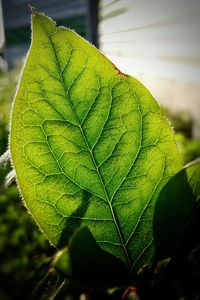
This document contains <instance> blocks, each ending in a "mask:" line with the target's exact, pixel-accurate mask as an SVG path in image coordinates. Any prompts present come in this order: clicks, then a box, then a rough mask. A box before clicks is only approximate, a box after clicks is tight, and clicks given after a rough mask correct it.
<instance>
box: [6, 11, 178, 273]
mask: <svg viewBox="0 0 200 300" xmlns="http://www.w3.org/2000/svg"><path fill="white" fill-rule="evenodd" d="M32 21H33V24H32V29H33V35H32V45H31V49H30V51H29V53H28V55H27V59H26V63H25V66H24V69H23V73H22V76H21V80H20V84H19V87H18V91H17V94H16V97H15V101H14V105H13V111H12V119H11V134H10V150H11V156H12V161H13V165H14V168H15V170H16V175H17V180H18V184H19V187H20V190H21V193H22V196H23V198H24V200H25V203H26V205H27V207H28V209H29V211H30V213H31V214H32V215H33V216H34V218H35V219H36V221H37V223H38V224H39V226H40V227H41V228H42V230H43V231H44V233H45V234H46V236H47V237H48V238H49V240H50V241H51V242H52V243H53V244H54V245H56V246H58V247H59V248H61V247H62V246H64V245H65V244H66V240H67V239H68V238H69V237H70V236H71V234H72V233H73V232H74V230H75V229H77V228H78V227H79V226H80V225H81V224H83V225H87V226H88V227H89V229H90V230H91V233H92V235H93V236H94V237H95V239H96V241H97V242H98V244H99V245H100V246H101V247H102V248H103V249H104V250H106V251H108V252H110V253H111V254H113V255H115V256H117V257H118V258H120V259H121V260H122V261H124V262H125V263H126V264H127V265H128V266H129V268H130V269H134V270H137V269H138V268H140V267H141V266H142V265H143V264H144V263H148V262H149V261H150V259H151V255H152V251H153V243H152V236H153V235H152V215H153V209H154V205H155V201H156V198H157V196H158V193H159V191H160V190H161V188H162V187H163V185H164V184H165V183H166V182H167V181H168V180H169V179H170V177H171V176H173V175H174V174H176V173H177V172H178V171H179V170H180V168H181V160H180V155H179V152H178V150H177V146H176V144H175V142H174V137H173V132H172V130H171V128H170V126H169V124H168V122H167V120H166V119H165V118H164V117H163V116H162V115H161V113H160V108H159V106H158V104H157V103H156V101H155V100H154V98H153V97H152V96H151V94H150V93H149V92H148V91H147V90H146V88H145V87H144V86H143V85H142V84H141V83H140V82H138V81H137V80H136V79H134V78H133V77H131V76H128V75H125V74H123V73H121V72H120V71H119V70H118V69H117V68H116V67H115V66H114V65H113V64H112V63H111V62H110V61H109V60H108V59H107V58H106V57H105V56H104V55H102V53H100V52H99V51H98V50H97V49H96V48H95V47H93V46H92V45H90V44H89V43H88V42H86V41H85V40H84V39H82V38H81V37H80V36H78V35H77V34H76V33H75V32H73V31H71V30H68V29H66V28H63V27H56V24H55V23H54V22H53V21H52V20H51V19H49V18H47V17H45V16H44V15H43V14H38V13H34V15H33V17H32Z"/></svg>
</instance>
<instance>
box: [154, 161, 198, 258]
mask: <svg viewBox="0 0 200 300" xmlns="http://www.w3.org/2000/svg"><path fill="white" fill-rule="evenodd" d="M199 199H200V161H199V160H196V161H194V162H192V163H190V164H188V165H187V166H185V168H184V169H183V170H181V171H180V172H179V173H178V174H176V175H175V176H174V177H172V178H171V180H170V181H169V182H168V183H167V184H166V185H165V186H164V187H163V189H162V191H161V192H160V195H159V197H158V200H157V202H156V205H155V211H154V221H153V225H154V226H153V228H154V239H155V250H156V259H157V260H160V259H163V258H166V257H171V256H172V255H173V253H174V251H175V250H176V248H177V246H178V244H179V242H180V241H181V238H182V236H183V235H184V234H185V232H186V231H187V229H188V226H190V222H191V220H192V219H193V216H194V214H195V211H196V202H197V201H199ZM185 242H186V241H185Z"/></svg>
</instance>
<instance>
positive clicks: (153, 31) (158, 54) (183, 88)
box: [100, 0, 200, 136]
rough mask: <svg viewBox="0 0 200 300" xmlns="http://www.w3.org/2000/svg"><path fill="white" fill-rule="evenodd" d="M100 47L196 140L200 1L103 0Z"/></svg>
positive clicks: (199, 107) (198, 133)
mask: <svg viewBox="0 0 200 300" xmlns="http://www.w3.org/2000/svg"><path fill="white" fill-rule="evenodd" d="M100 48H101V50H102V51H103V52H104V53H105V54H106V56H108V57H109V58H110V59H111V60H112V61H113V62H114V63H115V64H116V66H117V67H118V68H119V69H120V70H121V71H123V72H125V73H128V74H130V75H133V76H135V77H136V78H138V79H139V80H141V81H142V82H143V83H144V84H145V86H146V87H147V88H148V89H149V90H150V91H151V93H152V94H153V95H154V96H155V98H156V99H157V101H158V102H159V103H161V104H163V105H168V106H170V107H171V109H172V110H173V111H178V110H186V111H188V112H189V113H190V114H191V115H192V117H193V118H194V119H195V121H196V127H195V132H194V134H195V135H196V136H200V117H199V114H200V0H132V1H131V0H117V1H116V0H114V1H112V0H101V1H100Z"/></svg>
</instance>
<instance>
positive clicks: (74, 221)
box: [58, 190, 92, 248]
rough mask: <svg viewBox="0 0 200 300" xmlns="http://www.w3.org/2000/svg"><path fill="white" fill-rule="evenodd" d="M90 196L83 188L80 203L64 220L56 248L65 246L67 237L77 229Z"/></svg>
mask: <svg viewBox="0 0 200 300" xmlns="http://www.w3.org/2000/svg"><path fill="white" fill-rule="evenodd" d="M91 196H92V194H91V193H89V192H87V191H85V190H83V196H82V200H81V203H80V205H79V206H78V207H77V209H76V210H75V211H74V212H73V213H72V214H71V215H70V216H69V217H67V219H66V221H65V224H64V228H63V230H62V232H61V235H60V239H59V241H58V248H63V247H65V246H66V245H67V242H68V240H69V238H70V237H71V236H72V234H73V233H74V232H75V230H77V229H78V228H79V227H80V226H81V223H82V218H83V217H84V215H85V213H86V211H87V209H88V207H89V203H90V198H91Z"/></svg>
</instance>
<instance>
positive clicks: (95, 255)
mask: <svg viewBox="0 0 200 300" xmlns="http://www.w3.org/2000/svg"><path fill="white" fill-rule="evenodd" d="M54 265H55V267H56V269H58V270H59V271H61V272H62V273H64V274H65V275H66V276H67V277H68V278H69V279H71V280H73V281H75V282H77V283H79V284H81V285H85V286H89V287H91V286H93V287H94V286H95V287H101V288H103V287H113V286H119V285H124V284H129V283H130V282H131V280H133V278H132V276H131V273H130V272H129V270H128V268H127V267H126V265H125V264H124V263H122V262H121V260H119V259H118V258H117V257H115V256H113V255H112V254H110V253H108V252H107V251H105V250H103V249H101V248H100V247H99V245H98V244H97V242H96V241H95V239H94V237H93V236H92V234H91V232H90V230H89V229H88V228H87V227H86V226H82V227H80V228H79V229H78V230H76V231H75V233H74V234H73V235H72V237H71V238H70V240H69V246H68V247H67V248H64V249H63V250H62V251H61V252H60V253H58V257H56V259H55V262H54Z"/></svg>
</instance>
